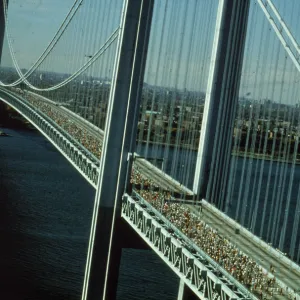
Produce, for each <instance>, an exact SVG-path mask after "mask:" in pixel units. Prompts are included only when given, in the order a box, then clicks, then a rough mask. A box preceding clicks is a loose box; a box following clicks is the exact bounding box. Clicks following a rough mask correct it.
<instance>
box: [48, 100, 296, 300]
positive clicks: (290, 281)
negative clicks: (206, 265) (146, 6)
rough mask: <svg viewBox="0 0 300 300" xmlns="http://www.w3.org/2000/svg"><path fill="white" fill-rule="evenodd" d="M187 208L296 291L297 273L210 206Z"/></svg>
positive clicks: (168, 184) (162, 179)
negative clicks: (201, 209)
mask: <svg viewBox="0 0 300 300" xmlns="http://www.w3.org/2000/svg"><path fill="white" fill-rule="evenodd" d="M52 106H53V109H55V110H58V111H61V112H62V111H63V113H66V109H65V108H62V107H60V106H56V105H54V104H53V105H52ZM67 114H68V117H69V118H70V119H71V120H72V121H74V122H75V123H77V124H78V125H79V126H82V127H83V128H85V129H86V130H87V131H88V133H89V134H91V135H94V136H95V137H97V138H99V130H97V129H95V128H94V126H91V125H89V124H88V122H87V121H85V120H84V119H82V118H80V117H79V116H77V115H75V114H74V113H72V112H67ZM101 135H102V134H101V133H100V136H101ZM135 163H136V165H137V166H138V168H141V169H142V172H143V173H145V176H149V177H151V179H153V180H154V179H155V181H156V182H159V184H160V186H161V187H162V188H163V189H168V190H172V191H174V192H178V193H182V194H188V195H190V196H192V193H191V192H190V191H189V190H188V189H187V188H185V187H183V186H181V185H180V184H179V183H178V182H176V181H175V180H173V179H172V178H171V177H169V176H167V175H166V174H164V173H163V172H162V171H161V170H159V169H157V168H156V167H154V166H153V165H151V168H149V166H148V164H149V163H148V162H147V161H146V160H144V159H137V160H136V161H135ZM188 207H189V208H190V209H191V210H192V211H193V212H194V213H195V214H196V215H197V214H198V215H200V218H201V219H202V220H203V221H204V222H205V223H206V224H208V225H209V226H210V227H212V228H214V229H216V230H218V232H219V233H220V234H221V235H222V236H223V237H226V238H227V239H228V240H229V241H231V242H232V244H235V245H236V246H237V247H238V248H239V249H240V250H241V251H243V252H244V253H245V254H247V255H248V256H249V257H251V258H253V259H254V260H255V261H256V262H257V263H258V264H259V265H261V266H262V267H263V268H265V269H266V270H269V267H270V265H271V264H272V265H273V266H274V267H275V277H276V279H277V281H278V282H279V283H280V284H281V285H282V286H283V287H285V286H288V287H289V292H291V289H293V290H295V291H298V289H299V287H300V280H299V279H300V272H298V271H297V270H296V269H292V268H291V265H289V264H287V263H286V262H284V261H283V260H281V259H279V257H278V256H276V255H274V253H273V252H270V251H266V249H264V248H263V246H262V245H258V244H256V243H255V242H254V240H253V239H252V238H251V237H250V236H249V235H245V234H243V233H241V234H235V232H234V226H232V224H231V223H230V222H229V221H228V219H227V218H226V216H225V215H224V214H222V213H216V212H215V211H214V210H213V209H212V208H211V207H210V205H205V209H204V210H203V213H201V214H200V212H199V211H198V210H197V209H196V208H195V207H194V206H191V205H189V206H188ZM269 276H272V274H270V275H269ZM275 297H276V298H274V299H286V296H284V297H283V296H280V295H276V296H275ZM296 297H297V299H300V296H299V294H298V295H297V296H296Z"/></svg>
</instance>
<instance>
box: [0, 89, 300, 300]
mask: <svg viewBox="0 0 300 300" xmlns="http://www.w3.org/2000/svg"><path fill="white" fill-rule="evenodd" d="M1 94H2V95H1V100H2V101H4V102H5V103H7V104H8V105H10V106H12V107H13V108H14V109H16V110H17V111H18V112H20V113H21V114H22V115H23V116H24V117H25V118H27V119H28V120H29V121H30V122H31V123H32V124H33V125H34V126H36V127H37V128H38V129H39V130H40V131H41V133H42V134H44V135H45V137H46V138H47V139H49V140H50V141H51V142H52V144H53V145H54V146H55V147H56V148H57V149H58V150H59V151H60V152H61V153H62V154H63V155H64V156H65V157H66V158H67V159H68V160H69V162H71V163H72V164H73V166H74V167H75V168H76V169H77V170H78V171H79V172H80V173H81V174H82V175H83V176H84V177H85V178H86V180H88V181H89V182H90V183H91V184H92V186H93V187H94V188H96V184H97V180H98V166H99V160H98V158H97V157H96V156H95V155H93V154H92V153H91V152H89V151H87V150H86V149H85V148H84V147H82V145H81V144H80V143H78V141H76V139H74V137H72V136H71V135H70V134H69V133H67V132H66V131H64V130H63V129H62V128H61V127H60V126H57V124H56V123H55V122H54V121H53V120H52V119H51V118H50V117H49V116H47V115H46V114H44V113H43V112H41V111H40V110H39V108H38V107H35V106H33V105H32V104H30V102H28V101H27V100H25V99H24V98H21V97H20V95H18V94H16V93H12V92H9V91H5V90H1ZM35 97H39V96H38V95H35ZM40 101H46V102H47V103H48V105H49V106H50V107H51V109H53V110H54V111H58V112H59V113H62V114H64V115H66V116H67V118H69V119H70V120H72V122H74V123H75V124H77V125H78V126H80V127H83V125H84V128H85V129H86V130H87V132H88V133H89V134H91V135H92V136H94V138H95V139H98V140H99V142H100V143H99V145H100V144H101V143H102V138H101V137H102V132H101V130H99V129H96V128H94V126H93V125H92V124H90V123H88V122H87V121H85V120H84V119H82V118H81V117H80V116H78V115H76V114H74V113H73V112H71V111H68V110H67V109H66V108H65V107H62V106H57V105H56V104H54V103H51V102H49V101H47V100H45V99H42V98H40ZM99 136H100V138H99ZM134 167H135V168H137V169H139V171H140V172H141V174H143V176H145V177H146V178H148V179H150V180H151V181H153V182H154V183H155V184H156V185H157V186H158V187H159V188H162V189H163V190H169V191H171V192H173V194H174V193H175V194H182V195H190V196H191V199H193V194H192V191H190V190H189V189H188V188H186V187H184V186H182V185H180V184H179V183H178V182H176V181H175V180H174V179H172V178H171V177H169V176H168V175H166V174H165V173H164V172H162V171H161V170H160V169H158V168H157V167H155V166H153V165H151V164H150V163H149V162H148V161H146V160H145V159H137V160H135V161H134ZM150 169H151V172H149V170H150ZM191 201H193V200H191ZM167 202H169V203H172V199H168V201H167ZM174 202H177V201H176V200H175V198H174ZM188 202H189V201H187V202H185V203H184V201H182V202H181V203H180V204H181V205H184V206H186V207H187V208H188V209H189V210H190V211H191V213H193V214H194V215H196V216H198V217H199V220H202V221H203V222H205V224H206V225H207V226H209V227H210V228H212V229H213V230H215V231H216V232H217V233H218V234H219V235H220V236H221V237H222V238H226V239H227V240H228V241H230V243H232V244H233V245H235V246H236V247H237V249H239V250H241V251H242V252H243V253H244V254H246V255H247V256H249V257H251V258H252V259H253V260H254V261H255V262H256V263H257V264H258V265H260V266H261V268H263V271H264V273H265V276H266V277H269V278H270V279H272V278H274V277H275V278H276V282H277V284H276V286H277V287H276V286H275V287H274V288H273V292H272V299H285V298H286V296H287V295H288V294H290V295H294V297H296V299H298V298H297V297H298V295H297V288H298V285H299V276H300V271H299V267H298V266H297V265H296V264H295V263H293V262H292V261H290V260H288V259H287V258H286V257H285V256H284V255H283V254H281V253H280V252H278V251H276V250H275V251H270V250H269V249H268V247H270V246H268V245H267V244H266V243H264V242H263V241H257V238H256V237H255V236H254V235H252V234H251V233H250V232H249V231H248V230H247V229H245V228H242V227H241V226H240V225H239V224H237V223H234V221H233V220H230V219H229V218H228V217H227V216H226V215H225V214H223V213H222V212H220V211H219V210H217V209H216V208H214V207H213V206H212V205H210V204H209V203H207V202H206V201H205V200H202V202H201V203H202V204H201V206H199V205H197V203H195V204H196V206H194V205H191V204H188ZM122 217H123V218H124V219H125V220H126V221H127V222H128V223H129V224H130V226H132V228H133V229H134V230H135V231H136V232H137V233H139V235H140V237H141V238H142V239H144V240H145V241H146V243H147V244H148V245H149V246H150V247H151V248H152V249H153V250H154V251H155V252H156V253H157V254H158V255H159V256H160V257H161V258H162V259H163V260H164V261H165V262H166V263H167V264H168V265H169V266H170V267H171V268H172V270H173V271H174V272H175V273H176V274H177V275H178V276H179V277H180V278H181V279H182V280H183V282H184V283H185V284H186V285H187V286H188V287H189V288H190V289H191V290H192V291H193V292H194V293H195V294H196V295H197V296H198V297H199V298H201V299H202V298H203V299H204V298H209V299H214V297H219V296H221V299H255V296H254V295H253V294H252V293H251V292H250V290H248V289H247V288H245V287H244V286H243V285H241V284H240V283H239V282H238V281H237V280H236V279H234V277H233V276H232V275H231V274H230V273H228V272H227V271H226V270H225V269H223V268H222V267H221V266H219V265H218V264H217V263H216V262H215V261H214V260H213V259H211V258H210V257H209V256H208V255H207V254H206V253H205V252H204V251H203V250H202V249H201V248H199V247H198V246H196V245H195V243H194V242H192V241H191V240H190V239H189V238H188V237H187V236H186V235H184V234H183V233H182V232H181V231H180V230H178V228H176V226H174V225H173V224H172V223H171V222H170V221H168V219H166V218H165V217H164V216H163V215H162V214H161V213H160V212H159V211H158V210H157V209H155V208H154V207H153V206H152V205H151V204H149V202H147V201H146V200H145V199H143V197H141V195H140V193H139V191H138V190H134V191H133V194H132V196H130V195H128V194H126V195H125V196H124V198H123V204H122ZM237 230H238V231H237ZM270 265H273V266H274V268H275V272H273V273H272V272H270ZM197 274H198V275H197ZM195 276H196V277H195ZM222 295H223V296H222ZM270 299H271V298H270Z"/></svg>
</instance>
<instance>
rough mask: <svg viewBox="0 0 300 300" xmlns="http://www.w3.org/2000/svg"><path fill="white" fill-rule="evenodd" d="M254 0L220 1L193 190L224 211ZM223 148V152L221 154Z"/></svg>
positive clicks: (200, 197)
mask: <svg viewBox="0 0 300 300" xmlns="http://www.w3.org/2000/svg"><path fill="white" fill-rule="evenodd" d="M249 5H250V1H249V0H245V1H235V0H220V1H219V7H218V13H217V21H216V29H215V36H214V41H213V49H212V56H211V63H210V70H209V77H208V83H207V90H206V99H205V105H204V112H203V121H202V128H201V135H200V142H199V148H198V157H197V163H196V170H195V180H194V186H193V190H194V193H195V194H197V195H198V197H199V199H202V198H205V199H207V200H208V201H209V202H212V203H214V204H216V205H217V207H218V208H221V209H222V208H223V207H224V205H225V203H224V202H225V194H226V185H227V184H226V183H227V181H226V178H228V175H229V168H230V158H231V146H232V136H233V126H234V118H235V113H236V107H237V101H238V92H239V86H240V77H241V70H242V64H243V54H244V47H245V37H246V31H247V23H248V14H249ZM220 149H222V151H220Z"/></svg>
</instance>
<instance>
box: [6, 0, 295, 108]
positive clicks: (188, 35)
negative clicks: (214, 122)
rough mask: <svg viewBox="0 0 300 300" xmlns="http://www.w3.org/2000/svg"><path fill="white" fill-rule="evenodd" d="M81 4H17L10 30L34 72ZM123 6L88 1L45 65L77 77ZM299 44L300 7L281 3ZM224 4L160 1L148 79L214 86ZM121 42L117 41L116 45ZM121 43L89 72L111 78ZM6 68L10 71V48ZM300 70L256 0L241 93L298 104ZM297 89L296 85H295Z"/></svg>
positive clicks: (116, 1)
mask: <svg viewBox="0 0 300 300" xmlns="http://www.w3.org/2000/svg"><path fill="white" fill-rule="evenodd" d="M73 2H74V0H63V1H62V0H10V3H9V27H10V31H11V36H12V40H13V47H14V51H15V55H16V57H17V60H18V62H19V64H20V66H21V67H24V68H28V67H29V66H30V65H31V64H32V63H33V62H34V61H35V60H36V59H37V57H38V56H39V54H40V53H41V52H42V51H43V49H45V47H46V45H47V43H48V42H49V40H50V39H51V38H52V37H53V35H54V33H55V32H56V30H57V29H58V28H59V26H60V24H61V22H62V20H63V19H64V17H65V16H66V14H67V13H68V11H69V9H70V8H71V6H72V4H73ZM122 3H123V1H122V0H109V1H108V0H107V1H104V0H102V1H100V0H84V1H83V4H82V6H81V7H80V9H79V11H78V13H77V14H76V16H75V18H74V20H73V21H72V24H71V25H70V27H69V28H68V29H67V31H66V32H65V34H64V35H63V37H62V39H61V41H60V42H59V43H58V44H57V46H56V47H55V49H54V51H53V53H52V54H51V55H50V56H49V58H47V59H46V61H45V62H44V63H43V65H42V66H41V69H42V70H43V69H44V70H51V71H56V72H70V73H72V72H74V71H75V70H76V69H78V67H80V66H81V65H82V64H83V63H84V62H86V61H87V57H86V55H91V54H93V53H94V52H95V51H96V50H98V49H99V48H100V46H101V45H102V44H103V42H104V41H105V40H106V39H107V37H108V36H109V35H110V33H111V32H112V31H113V30H114V29H115V28H116V27H117V26H118V24H119V21H120V14H121V9H122ZM274 4H275V5H276V6H277V7H278V9H279V11H280V13H281V14H282V15H283V16H284V18H285V22H286V24H287V25H288V26H289V27H290V29H291V31H292V32H293V34H294V36H295V38H296V39H297V40H300V30H298V28H300V27H299V20H300V1H298V0H287V1H285V0H284V1H283V0H274ZM217 7H218V0H188V1H183V0H157V1H155V9H154V15H153V24H152V32H151V39H150V45H149V51H148V61H147V68H146V74H145V81H146V82H148V83H150V84H156V85H164V86H171V87H178V88H187V89H193V90H201V91H204V90H205V88H206V84H207V77H208V70H209V63H210V54H211V47H212V41H213V35H214V29H215V27H214V26H215V20H216V13H217ZM115 44H116V43H115ZM115 44H114V45H113V47H111V49H109V50H108V51H107V53H106V54H105V56H103V57H102V58H100V59H99V61H98V62H97V63H96V64H95V65H94V66H93V68H91V69H90V70H89V71H88V72H87V74H93V75H99V76H106V75H107V76H110V75H111V73H112V68H113V59H114V53H115ZM2 64H3V65H6V66H7V65H8V66H11V65H12V62H11V59H10V57H9V53H8V49H7V47H6V43H5V47H4V51H3V58H2ZM297 78H298V72H297V71H296V69H295V68H294V66H293V65H292V63H291V61H290V59H289V58H288V59H287V58H286V53H285V51H284V49H283V47H282V46H281V45H280V43H279V40H278V38H277V37H276V36H275V34H274V32H273V30H272V29H271V28H270V25H269V23H268V21H267V19H266V18H265V16H264V15H263V13H262V11H261V9H260V8H259V7H258V4H257V3H256V1H254V0H252V1H251V11H250V15H249V26H248V34H247V39H246V48H245V60H244V67H243V77H242V81H241V92H240V94H241V95H245V94H251V97H255V98H258V99H259V98H271V97H273V98H274V99H275V100H276V101H280V99H279V95H281V96H280V97H281V98H284V101H285V102H289V101H295V100H293V99H294V98H293V99H288V97H294V96H291V95H289V94H291V88H293V89H295V88H296V87H297V84H296V82H297V80H298V79H297ZM295 86H296V87H295Z"/></svg>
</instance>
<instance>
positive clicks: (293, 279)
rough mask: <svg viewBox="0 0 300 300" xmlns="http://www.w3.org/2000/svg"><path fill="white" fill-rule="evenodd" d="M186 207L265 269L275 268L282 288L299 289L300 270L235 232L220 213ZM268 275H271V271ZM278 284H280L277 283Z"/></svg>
mask: <svg viewBox="0 0 300 300" xmlns="http://www.w3.org/2000/svg"><path fill="white" fill-rule="evenodd" d="M188 207H189V208H190V209H191V210H192V211H193V212H194V213H195V214H197V215H199V216H200V217H201V219H203V221H204V222H205V223H206V224H208V225H209V226H211V227H212V228H214V229H215V230H217V231H218V232H219V234H220V235H221V236H223V237H224V238H227V239H228V240H229V241H230V242H231V243H232V244H234V245H236V246H237V247H238V248H239V249H240V250H241V251H242V252H244V253H245V254H247V255H248V256H249V257H251V258H252V259H254V260H255V261H256V262H257V263H258V264H259V265H260V266H262V267H263V268H264V269H265V270H270V265H272V266H273V267H274V268H275V274H274V275H275V277H276V280H277V282H278V283H279V281H281V282H282V283H283V284H282V287H283V289H286V287H289V288H291V289H292V290H289V292H292V291H299V288H300V272H299V271H297V270H296V269H295V268H292V267H291V266H290V265H287V264H286V263H285V262H283V261H282V260H281V259H278V256H276V255H275V254H274V253H272V252H270V251H267V250H266V249H264V248H263V246H262V245H258V244H256V243H254V242H253V239H251V238H250V236H249V235H246V234H244V233H243V232H242V231H240V233H239V234H236V233H235V227H234V226H232V225H231V224H229V222H228V221H227V220H226V218H224V217H222V214H216V213H214V211H213V210H212V209H211V208H210V207H209V206H206V205H204V208H203V210H202V212H199V210H198V209H196V208H195V207H194V206H192V205H188ZM269 276H271V277H272V276H273V275H272V274H271V273H270V274H269ZM279 285H281V284H280V283H279ZM273 297H274V299H286V296H280V295H274V296H273Z"/></svg>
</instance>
